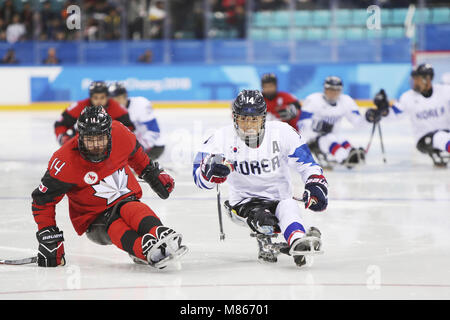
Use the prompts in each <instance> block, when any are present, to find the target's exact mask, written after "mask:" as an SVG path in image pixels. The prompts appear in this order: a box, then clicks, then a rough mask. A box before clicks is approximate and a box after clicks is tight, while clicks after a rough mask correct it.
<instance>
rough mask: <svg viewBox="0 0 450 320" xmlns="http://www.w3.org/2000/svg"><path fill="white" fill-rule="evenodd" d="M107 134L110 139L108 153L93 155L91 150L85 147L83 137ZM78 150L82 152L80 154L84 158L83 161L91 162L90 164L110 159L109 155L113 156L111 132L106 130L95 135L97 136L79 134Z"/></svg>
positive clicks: (107, 147) (107, 146)
mask: <svg viewBox="0 0 450 320" xmlns="http://www.w3.org/2000/svg"><path fill="white" fill-rule="evenodd" d="M104 134H106V136H107V138H108V143H107V145H106V152H104V153H103V154H91V153H90V152H89V150H88V149H87V148H86V146H85V145H84V142H83V137H86V136H102V135H104ZM78 148H79V150H80V154H81V156H82V157H83V159H85V160H87V161H90V162H94V163H97V162H102V161H103V160H105V159H107V158H108V157H109V155H110V154H111V130H110V129H108V130H105V131H103V132H100V133H97V132H96V133H95V134H88V133H87V134H81V132H80V133H79V136H78Z"/></svg>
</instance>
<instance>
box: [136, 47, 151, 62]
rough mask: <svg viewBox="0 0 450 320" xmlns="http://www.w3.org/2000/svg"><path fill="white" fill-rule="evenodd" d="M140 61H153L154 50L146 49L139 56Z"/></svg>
mask: <svg viewBox="0 0 450 320" xmlns="http://www.w3.org/2000/svg"><path fill="white" fill-rule="evenodd" d="M138 61H139V62H143V63H151V62H152V61H153V52H152V50H150V49H147V50H145V52H144V53H143V54H142V55H141V56H140V57H139V58H138Z"/></svg>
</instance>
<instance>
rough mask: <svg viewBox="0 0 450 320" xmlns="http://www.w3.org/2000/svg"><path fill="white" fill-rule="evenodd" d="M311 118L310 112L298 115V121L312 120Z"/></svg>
mask: <svg viewBox="0 0 450 320" xmlns="http://www.w3.org/2000/svg"><path fill="white" fill-rule="evenodd" d="M312 116H313V114H312V112H308V111H302V113H301V115H300V119H298V120H299V121H300V120H305V119H309V118H312Z"/></svg>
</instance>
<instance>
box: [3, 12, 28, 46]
mask: <svg viewBox="0 0 450 320" xmlns="http://www.w3.org/2000/svg"><path fill="white" fill-rule="evenodd" d="M25 34H26V30H25V25H24V24H23V23H22V22H21V21H20V15H19V14H17V13H16V14H15V15H14V16H13V20H12V23H11V24H10V25H8V27H7V28H6V41H8V42H9V43H14V42H17V41H20V40H23V39H24V37H25Z"/></svg>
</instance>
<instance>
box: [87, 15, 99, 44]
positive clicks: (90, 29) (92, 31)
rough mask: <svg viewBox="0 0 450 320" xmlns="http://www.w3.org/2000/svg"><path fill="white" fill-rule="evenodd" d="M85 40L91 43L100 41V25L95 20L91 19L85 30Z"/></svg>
mask: <svg viewBox="0 0 450 320" xmlns="http://www.w3.org/2000/svg"><path fill="white" fill-rule="evenodd" d="M84 38H85V39H86V40H89V41H95V40H98V23H97V21H96V20H95V19H94V18H89V19H88V22H87V26H86V28H85V29H84Z"/></svg>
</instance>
